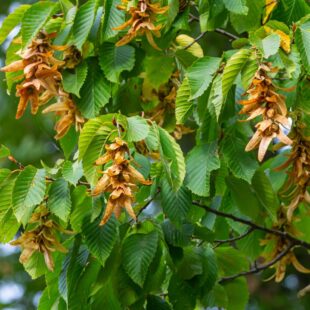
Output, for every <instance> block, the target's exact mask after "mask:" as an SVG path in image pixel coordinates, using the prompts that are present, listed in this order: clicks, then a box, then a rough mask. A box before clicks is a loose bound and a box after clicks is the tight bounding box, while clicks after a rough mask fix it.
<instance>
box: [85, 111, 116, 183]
mask: <svg viewBox="0 0 310 310" xmlns="http://www.w3.org/2000/svg"><path fill="white" fill-rule="evenodd" d="M112 129H113V125H112V116H111V115H105V116H101V117H97V118H94V119H91V120H89V121H88V122H87V123H86V124H85V126H84V128H83V130H82V132H81V134H80V138H79V159H80V160H82V162H83V170H84V175H85V176H86V179H87V181H88V182H90V183H91V184H94V182H96V181H97V170H98V168H96V166H95V165H94V163H95V161H96V160H97V159H98V158H99V156H100V155H101V153H102V151H103V150H104V145H105V143H106V141H107V139H108V138H109V135H110V133H111V131H112ZM115 130H116V128H115Z"/></svg>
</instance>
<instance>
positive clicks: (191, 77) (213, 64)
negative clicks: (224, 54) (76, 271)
mask: <svg viewBox="0 0 310 310" xmlns="http://www.w3.org/2000/svg"><path fill="white" fill-rule="evenodd" d="M220 61H221V59H220V58H218V57H209V56H206V57H203V58H200V59H198V60H196V61H195V62H194V63H193V64H192V65H191V66H190V67H189V68H188V70H187V77H188V82H189V87H190V91H191V96H190V99H191V100H193V99H195V98H197V97H199V96H201V95H202V94H203V93H204V92H205V91H206V89H207V88H208V87H209V85H210V83H211V81H212V78H213V76H214V74H215V72H216V70H217V69H218V67H219V65H220Z"/></svg>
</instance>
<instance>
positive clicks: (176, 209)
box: [161, 180, 192, 223]
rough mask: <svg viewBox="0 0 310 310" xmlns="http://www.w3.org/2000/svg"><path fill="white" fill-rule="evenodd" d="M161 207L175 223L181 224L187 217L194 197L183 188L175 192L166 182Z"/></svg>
mask: <svg viewBox="0 0 310 310" xmlns="http://www.w3.org/2000/svg"><path fill="white" fill-rule="evenodd" d="M161 205H162V208H163V211H164V213H165V214H166V215H167V216H168V218H169V219H170V220H171V221H172V222H175V223H181V222H182V221H183V220H184V219H185V218H186V216H187V214H188V211H189V208H190V206H191V205H192V197H191V194H190V192H189V191H188V190H187V189H186V188H185V187H184V186H181V187H180V189H179V190H178V191H177V192H174V191H173V190H172V188H171V187H170V185H169V183H168V182H167V181H166V180H163V182H162V185H161Z"/></svg>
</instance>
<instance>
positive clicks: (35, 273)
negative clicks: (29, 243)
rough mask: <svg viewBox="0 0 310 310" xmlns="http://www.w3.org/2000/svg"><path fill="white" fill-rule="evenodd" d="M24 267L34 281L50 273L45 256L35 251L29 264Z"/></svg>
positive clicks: (28, 261)
mask: <svg viewBox="0 0 310 310" xmlns="http://www.w3.org/2000/svg"><path fill="white" fill-rule="evenodd" d="M24 267H25V270H26V271H27V272H28V274H29V275H30V276H31V278H32V279H37V278H39V277H41V276H42V275H44V274H45V273H46V272H47V271H48V269H47V267H46V264H45V261H44V257H43V254H42V253H40V252H38V251H35V252H34V253H33V254H32V255H31V256H30V258H29V259H28V260H27V262H26V263H24Z"/></svg>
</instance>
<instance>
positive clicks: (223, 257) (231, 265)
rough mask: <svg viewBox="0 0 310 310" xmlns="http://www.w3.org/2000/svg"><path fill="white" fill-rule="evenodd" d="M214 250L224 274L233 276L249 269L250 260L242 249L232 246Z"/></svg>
mask: <svg viewBox="0 0 310 310" xmlns="http://www.w3.org/2000/svg"><path fill="white" fill-rule="evenodd" d="M214 251H215V255H216V258H217V262H218V266H219V268H220V269H221V271H222V274H223V275H224V276H232V275H234V274H236V273H239V272H242V271H247V270H248V269H249V262H248V261H247V258H246V257H245V256H244V255H243V254H242V253H241V252H240V251H238V250H236V249H234V248H231V247H218V248H216V249H215V250H214Z"/></svg>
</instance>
